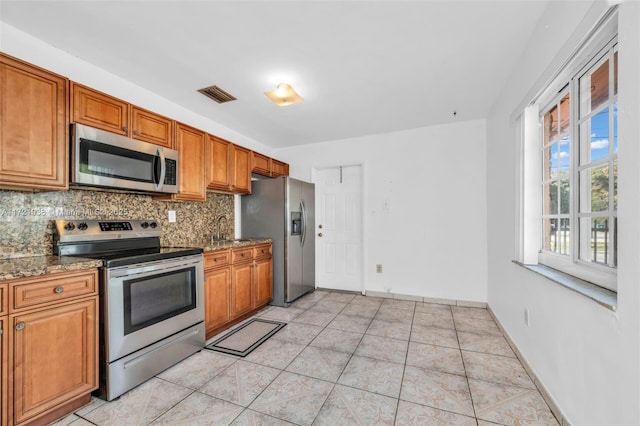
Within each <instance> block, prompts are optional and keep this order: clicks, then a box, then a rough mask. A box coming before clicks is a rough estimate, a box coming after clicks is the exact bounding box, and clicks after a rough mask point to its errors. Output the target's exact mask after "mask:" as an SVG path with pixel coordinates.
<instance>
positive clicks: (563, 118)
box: [559, 93, 570, 139]
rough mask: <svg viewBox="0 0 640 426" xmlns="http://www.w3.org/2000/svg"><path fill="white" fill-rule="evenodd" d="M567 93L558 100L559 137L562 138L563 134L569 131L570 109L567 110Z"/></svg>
mask: <svg viewBox="0 0 640 426" xmlns="http://www.w3.org/2000/svg"><path fill="white" fill-rule="evenodd" d="M569 105H570V104H569V94H568V93H567V94H566V95H565V96H564V97H563V98H562V99H561V100H560V117H559V120H560V138H561V139H562V137H564V135H565V134H566V135H567V136H568V133H569V124H570V122H569V117H570V115H569V114H570V111H569Z"/></svg>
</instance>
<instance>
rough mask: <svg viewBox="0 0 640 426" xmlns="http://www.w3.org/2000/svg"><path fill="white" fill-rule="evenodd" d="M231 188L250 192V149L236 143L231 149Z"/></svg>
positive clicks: (236, 191) (236, 190) (246, 192)
mask: <svg viewBox="0 0 640 426" xmlns="http://www.w3.org/2000/svg"><path fill="white" fill-rule="evenodd" d="M231 176H232V179H231V190H232V191H233V192H234V193H236V194H251V151H250V150H248V149H247V148H243V147H241V146H238V145H233V148H232V149H231Z"/></svg>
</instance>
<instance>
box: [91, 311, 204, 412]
mask: <svg viewBox="0 0 640 426" xmlns="http://www.w3.org/2000/svg"><path fill="white" fill-rule="evenodd" d="M204 345H205V327H204V322H201V323H198V324H196V325H194V326H193V327H189V328H187V329H185V330H182V331H180V332H178V333H175V334H173V335H171V336H169V337H167V338H165V339H162V340H161V341H159V342H157V343H154V344H153V345H150V346H147V347H146V348H143V349H140V350H139V351H136V352H134V353H132V354H130V355H127V356H126V357H124V358H121V359H119V360H117V361H115V362H111V363H108V364H107V365H106V372H105V375H104V377H103V378H101V380H102V381H103V382H102V383H101V387H100V397H101V398H104V399H106V400H107V401H111V400H112V399H114V398H117V397H118V396H120V395H122V394H123V393H125V392H126V391H128V390H130V389H133V388H134V387H136V386H138V385H139V384H141V383H142V382H144V381H146V380H148V379H150V378H152V377H153V376H155V375H156V374H158V373H160V372H162V371H164V370H166V369H167V368H169V367H171V366H173V365H174V364H176V363H178V362H179V361H181V360H183V359H185V358H187V357H189V356H190V355H192V354H194V353H196V352H198V351H200V350H202V348H204Z"/></svg>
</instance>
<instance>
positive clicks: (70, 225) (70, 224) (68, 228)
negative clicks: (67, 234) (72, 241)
mask: <svg viewBox="0 0 640 426" xmlns="http://www.w3.org/2000/svg"><path fill="white" fill-rule="evenodd" d="M74 229H76V226H75V225H74V224H73V222H67V224H66V225H64V230H65V231H73V230H74Z"/></svg>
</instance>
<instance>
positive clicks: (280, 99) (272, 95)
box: [264, 83, 304, 106]
mask: <svg viewBox="0 0 640 426" xmlns="http://www.w3.org/2000/svg"><path fill="white" fill-rule="evenodd" d="M264 94H265V95H266V96H267V98H269V99H271V101H272V102H273V103H274V104H276V105H278V106H287V105H292V104H297V103H298V102H302V101H304V99H302V97H301V96H300V95H298V93H296V91H295V90H294V89H293V87H291V86H289V85H288V84H285V83H280V84H278V87H277V88H276V89H275V90H271V91H270V92H264Z"/></svg>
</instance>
